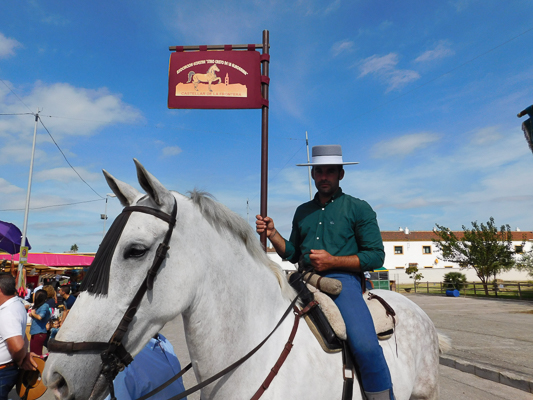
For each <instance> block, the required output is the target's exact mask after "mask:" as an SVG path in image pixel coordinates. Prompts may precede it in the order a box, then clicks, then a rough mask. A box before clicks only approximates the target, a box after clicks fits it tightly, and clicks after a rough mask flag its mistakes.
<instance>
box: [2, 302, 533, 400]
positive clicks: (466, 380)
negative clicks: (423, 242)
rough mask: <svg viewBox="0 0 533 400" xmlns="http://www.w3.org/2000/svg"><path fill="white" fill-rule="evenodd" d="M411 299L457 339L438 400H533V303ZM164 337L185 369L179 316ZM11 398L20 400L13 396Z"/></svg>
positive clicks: (445, 360)
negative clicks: (171, 345) (530, 390)
mask: <svg viewBox="0 0 533 400" xmlns="http://www.w3.org/2000/svg"><path fill="white" fill-rule="evenodd" d="M408 297H409V298H410V299H411V300H412V301H414V302H415V303H417V304H418V305H419V306H420V307H421V308H422V309H424V311H426V313H427V314H428V315H429V316H430V317H431V319H432V320H433V322H434V323H435V325H436V326H437V329H439V331H440V332H442V333H444V334H446V335H448V336H449V337H450V338H451V339H452V341H453V349H452V351H451V352H449V353H448V354H446V355H444V356H443V357H442V359H441V366H440V399H442V400H446V399H468V400H499V399H505V400H507V399H516V400H533V394H531V393H530V392H528V391H526V389H528V390H529V389H533V386H531V388H530V387H529V386H527V387H526V386H524V385H530V384H531V385H533V357H532V356H531V355H532V354H533V302H518V301H509V300H484V299H473V298H462V297H459V298H453V297H443V296H438V297H434V296H427V295H417V294H409V295H408ZM527 312H531V313H527ZM162 333H163V334H164V335H165V336H166V337H167V338H168V339H169V340H170V341H171V343H172V344H173V345H174V349H175V350H176V354H177V355H178V358H179V359H180V362H181V364H182V366H185V365H187V364H188V363H189V355H188V351H187V347H186V345H185V339H184V336H183V326H182V322H181V318H179V319H178V320H176V321H173V322H171V323H169V324H167V326H166V327H165V328H164V329H163V331H162ZM448 365H451V366H452V367H453V368H450V367H449V366H448ZM465 371H466V372H465ZM480 376H483V377H484V378H489V379H484V378H481V377H480ZM499 382H503V383H505V384H501V383H499ZM184 383H185V387H186V388H190V387H191V386H194V385H195V384H196V379H195V377H194V373H193V372H192V371H189V372H188V373H187V374H186V376H185V380H184ZM509 385H511V386H509ZM532 392H533V391H532ZM9 398H10V399H13V400H18V399H19V398H18V396H16V394H14V392H12V395H11V396H10V397H9ZM41 399H42V400H53V396H52V394H51V393H49V392H47V393H45V395H44V396H42V397H41ZM188 399H189V400H199V399H200V396H199V395H198V394H193V395H191V396H189V397H188ZM119 400H120V399H119ZM280 400H284V399H280Z"/></svg>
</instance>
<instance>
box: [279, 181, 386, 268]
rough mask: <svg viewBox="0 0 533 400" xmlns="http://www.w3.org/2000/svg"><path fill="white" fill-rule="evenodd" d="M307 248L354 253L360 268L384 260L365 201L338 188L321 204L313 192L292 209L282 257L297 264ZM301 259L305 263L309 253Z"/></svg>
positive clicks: (373, 215)
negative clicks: (290, 226) (290, 224)
mask: <svg viewBox="0 0 533 400" xmlns="http://www.w3.org/2000/svg"><path fill="white" fill-rule="evenodd" d="M311 249H314V250H321V249H323V250H326V251H327V252H328V253H330V254H331V255H333V256H351V255H357V256H358V257H359V260H360V262H361V270H362V271H371V270H373V269H377V268H380V267H382V266H383V261H384V260H385V251H384V249H383V241H382V239H381V232H380V230H379V226H378V222H377V220H376V213H375V212H374V210H372V207H370V205H369V204H368V203H367V202H366V201H364V200H360V199H357V198H355V197H352V196H350V195H347V194H344V193H343V192H342V189H341V188H339V190H337V192H336V193H335V195H334V196H333V197H332V198H331V200H330V201H329V202H328V203H326V205H324V206H323V205H322V204H320V201H319V200H318V193H317V194H316V195H315V198H314V200H312V201H309V202H307V203H304V204H302V205H301V206H299V207H298V208H297V209H296V212H295V214H294V218H293V221H292V232H291V237H290V239H289V240H288V241H287V240H286V241H285V254H284V255H283V258H286V259H287V260H289V261H290V262H292V263H297V262H298V260H299V258H300V255H301V254H302V253H306V252H309V251H310V250H311ZM305 260H306V264H308V265H309V264H310V261H309V255H305Z"/></svg>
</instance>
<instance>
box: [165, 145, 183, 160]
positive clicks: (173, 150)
mask: <svg viewBox="0 0 533 400" xmlns="http://www.w3.org/2000/svg"><path fill="white" fill-rule="evenodd" d="M181 152H182V150H181V148H179V147H178V146H167V147H165V148H163V150H162V151H161V153H162V156H163V157H170V156H176V155H178V154H180V153H181Z"/></svg>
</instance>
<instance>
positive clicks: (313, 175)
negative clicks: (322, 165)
mask: <svg viewBox="0 0 533 400" xmlns="http://www.w3.org/2000/svg"><path fill="white" fill-rule="evenodd" d="M311 178H313V180H315V167H311Z"/></svg>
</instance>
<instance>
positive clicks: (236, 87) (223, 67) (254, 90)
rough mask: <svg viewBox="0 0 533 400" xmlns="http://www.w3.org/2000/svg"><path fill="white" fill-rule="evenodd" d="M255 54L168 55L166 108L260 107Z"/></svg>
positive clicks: (259, 75)
mask: <svg viewBox="0 0 533 400" xmlns="http://www.w3.org/2000/svg"><path fill="white" fill-rule="evenodd" d="M260 57H261V55H260V54H259V52H257V51H194V52H175V53H172V54H171V55H170V65H169V70H168V71H169V72H168V108H188V109H191V108H211V109H212V108H222V109H230V108H261V106H262V105H263V98H262V96H261V62H260Z"/></svg>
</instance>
